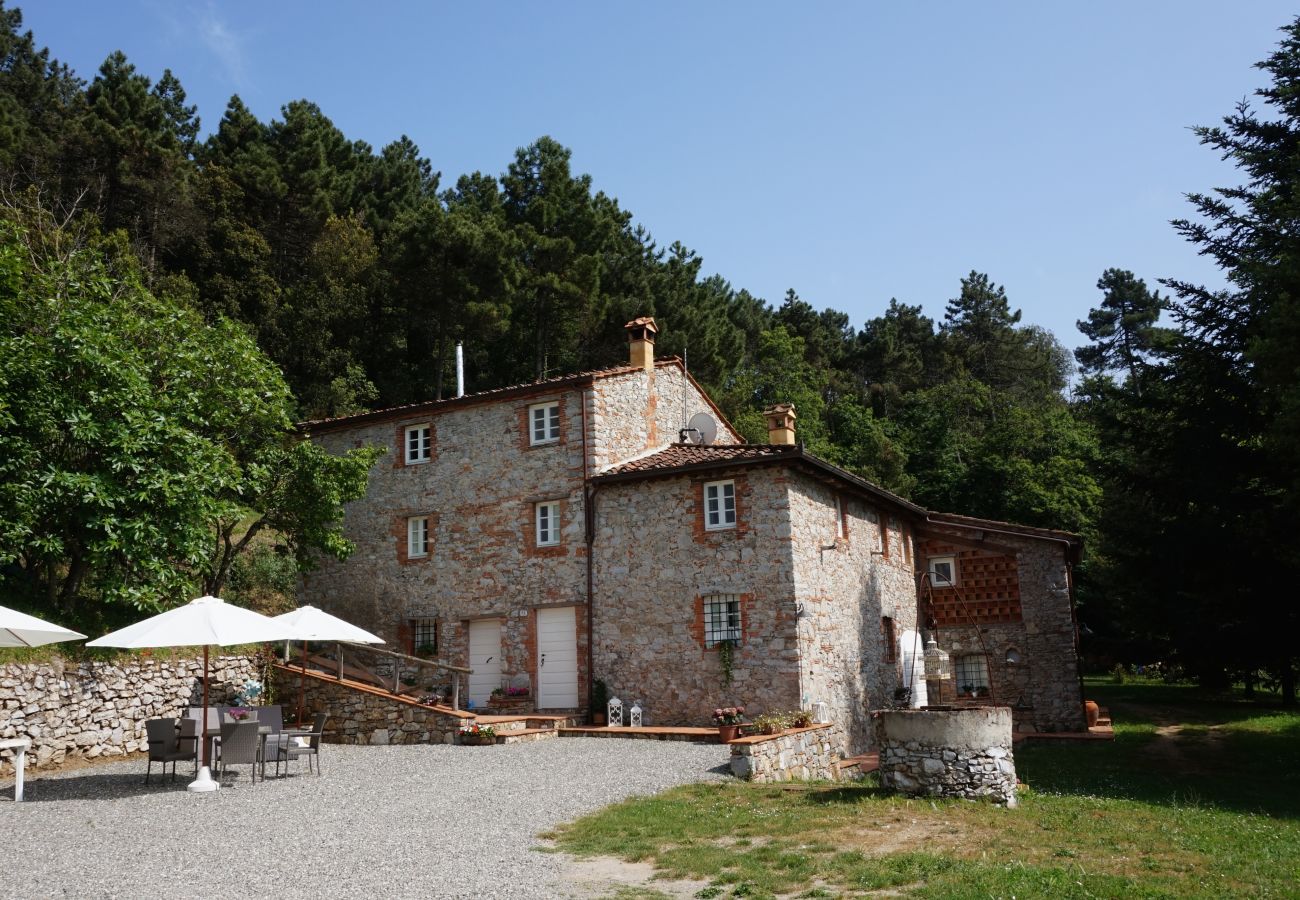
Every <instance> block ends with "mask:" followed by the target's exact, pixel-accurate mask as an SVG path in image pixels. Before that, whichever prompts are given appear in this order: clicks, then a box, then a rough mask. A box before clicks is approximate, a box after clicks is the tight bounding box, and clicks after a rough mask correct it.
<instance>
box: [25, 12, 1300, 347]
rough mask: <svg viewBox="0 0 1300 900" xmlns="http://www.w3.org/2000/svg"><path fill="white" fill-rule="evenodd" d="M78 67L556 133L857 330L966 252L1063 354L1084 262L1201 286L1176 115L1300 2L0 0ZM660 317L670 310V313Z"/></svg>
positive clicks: (260, 104)
mask: <svg viewBox="0 0 1300 900" xmlns="http://www.w3.org/2000/svg"><path fill="white" fill-rule="evenodd" d="M18 5H19V6H20V7H21V8H22V9H23V12H24V15H25V27H28V28H31V29H33V30H34V31H35V32H36V36H37V39H38V41H39V42H41V43H43V44H45V45H47V46H49V47H50V48H51V50H52V51H53V53H54V55H55V56H57V57H59V58H60V59H62V60H64V61H65V62H67V63H69V64H70V65H72V67H73V68H74V69H76V70H77V72H78V73H79V74H81V75H82V76H83V77H87V78H89V77H91V76H93V74H94V72H95V70H96V69H97V68H98V66H99V64H100V63H101V62H102V61H103V59H104V57H105V56H106V55H107V54H108V53H109V52H111V51H112V50H117V49H120V50H122V51H123V52H125V53H126V54H127V56H128V57H129V58H130V59H131V61H132V62H134V63H135V64H136V66H137V68H138V69H139V70H140V71H142V72H144V73H145V74H148V75H150V76H151V77H154V78H156V77H157V76H158V75H159V74H160V73H161V72H162V70H163V69H164V68H165V67H169V68H171V69H172V71H173V72H175V73H176V75H177V76H178V77H179V78H180V79H181V82H182V83H183V84H184V86H185V88H186V90H187V91H188V92H189V95H190V99H191V101H192V102H196V103H197V104H198V105H199V113H200V115H201V116H202V118H203V124H204V129H205V132H206V131H207V130H210V129H211V128H212V127H214V126H215V125H216V123H217V122H218V121H219V119H220V117H221V114H222V111H223V110H224V108H225V105H226V101H227V100H228V99H229V97H230V95H231V94H234V93H238V94H239V95H240V96H241V97H242V98H243V99H244V101H245V103H247V104H248V105H249V107H250V108H252V110H253V111H254V112H255V113H256V114H257V115H259V116H260V117H262V118H263V119H267V118H270V117H273V116H277V115H278V112H279V109H280V107H281V106H282V105H283V104H284V103H286V102H288V101H290V100H294V99H300V98H305V99H308V100H312V101H314V102H316V103H317V104H318V105H320V107H321V108H322V109H323V110H324V112H325V113H326V115H328V116H329V117H330V118H331V119H333V121H334V122H335V124H336V125H338V126H339V127H340V128H341V129H342V130H343V132H344V133H345V134H346V135H347V136H348V137H349V138H351V139H354V140H365V141H367V142H369V143H370V144H372V145H374V146H376V147H379V146H382V145H383V144H385V143H388V142H389V141H392V140H394V139H396V138H397V137H399V136H400V135H402V134H407V135H409V136H410V137H411V138H412V139H413V140H414V141H415V142H416V143H417V144H419V146H420V148H421V150H422V151H423V153H424V154H425V155H426V156H428V157H429V158H430V160H431V161H432V162H433V165H434V168H435V169H438V170H440V171H441V172H442V173H443V182H442V183H443V184H444V185H449V184H451V183H453V182H454V181H455V179H456V177H458V176H459V175H461V174H463V173H465V172H470V171H474V170H481V171H484V172H489V173H492V174H499V173H501V172H502V171H504V170H505V168H506V166H507V165H508V164H509V162H510V160H511V159H512V157H513V153H514V150H515V148H517V147H520V146H522V145H525V144H528V143H530V142H531V141H533V140H535V139H536V138H537V137H539V136H541V135H544V134H549V135H551V136H553V137H555V138H556V139H557V140H559V141H560V142H561V143H563V144H565V145H566V146H568V147H570V148H571V149H572V150H573V158H574V166H575V169H576V170H578V171H583V172H588V173H590V174H591V175H592V176H593V178H594V181H595V184H596V186H597V187H598V188H599V189H602V190H604V191H605V192H606V193H608V194H611V195H613V196H615V197H617V198H618V199H619V201H620V202H621V204H622V205H623V206H624V208H626V209H629V210H631V211H632V212H633V213H634V214H635V216H636V219H637V221H638V222H640V223H641V224H643V225H645V226H646V228H647V229H649V231H650V232H651V233H652V234H653V235H654V236H655V237H656V239H658V240H659V241H660V243H662V244H664V245H667V244H668V243H670V242H671V241H673V240H680V241H681V242H682V243H684V244H685V245H687V246H688V247H692V248H694V249H695V250H696V251H697V252H698V253H699V254H700V255H701V256H702V257H703V258H704V271H705V273H706V274H710V273H715V272H716V273H720V274H722V275H723V276H725V277H726V278H727V279H728V280H730V281H731V283H732V284H733V285H734V286H736V287H738V288H740V287H743V288H747V289H748V290H750V291H751V292H753V293H755V294H757V295H759V296H761V297H764V298H766V299H767V300H768V301H770V302H773V303H777V302H779V301H780V300H781V298H782V296H783V295H784V293H785V291H786V289H787V288H794V289H795V290H797V291H798V292H799V294H800V295H801V296H802V297H803V299H805V300H807V301H809V302H810V303H812V304H813V305H815V306H817V307H819V308H821V307H832V308H835V309H839V310H843V311H844V312H847V313H849V315H850V317H851V320H852V322H853V323H854V325H855V326H860V325H861V324H862V323H863V322H864V321H865V320H866V319H868V318H870V317H872V316H875V315H878V314H879V313H880V311H881V310H882V309H883V308H884V307H885V306H886V305H887V304H888V302H889V299H890V298H891V297H897V298H898V299H900V300H902V301H905V302H908V303H914V304H915V303H920V304H922V305H923V306H924V307H925V310H926V312H927V313H928V314H930V315H933V316H936V317H939V316H941V315H942V312H943V306H944V303H945V302H946V301H947V300H948V299H949V298H951V297H953V296H955V295H956V293H957V290H958V284H959V279H960V278H961V277H962V276H964V275H965V274H966V273H968V272H969V271H970V270H971V269H978V270H980V271H983V272H987V273H989V275H990V276H991V277H992V278H993V279H994V281H996V282H998V283H1000V284H1004V285H1005V286H1006V288H1007V293H1008V296H1009V298H1010V300H1011V303H1012V305H1013V306H1016V307H1020V308H1022V309H1023V310H1024V321H1026V322H1033V323H1036V324H1040V325H1043V326H1045V327H1047V328H1050V329H1051V330H1052V331H1053V332H1055V333H1056V335H1057V336H1058V337H1059V338H1060V339H1061V340H1062V341H1063V342H1064V343H1066V344H1067V345H1068V346H1075V345H1076V344H1077V343H1079V340H1080V336H1079V334H1078V332H1077V331H1076V330H1075V327H1074V323H1075V321H1076V320H1077V319H1080V318H1082V317H1083V316H1084V315H1086V313H1087V310H1088V308H1089V307H1090V306H1094V305H1096V303H1097V302H1098V300H1099V299H1100V294H1099V293H1098V291H1097V290H1096V287H1095V284H1096V280H1097V278H1098V276H1099V275H1100V274H1101V272H1102V270H1103V269H1105V268H1107V267H1110V266H1117V267H1121V268H1127V269H1132V270H1133V271H1134V272H1136V273H1137V274H1138V275H1139V276H1141V277H1143V278H1146V279H1147V281H1148V283H1152V282H1154V280H1155V279H1157V278H1160V277H1165V276H1174V277H1180V278H1189V279H1193V280H1201V281H1206V282H1210V283H1217V282H1218V281H1219V279H1218V277H1217V272H1216V271H1215V270H1214V269H1213V268H1212V267H1211V266H1210V264H1209V263H1208V262H1207V261H1205V260H1203V259H1200V258H1199V257H1198V256H1197V255H1196V254H1195V251H1194V250H1193V249H1192V248H1191V247H1189V246H1188V245H1187V244H1185V243H1184V242H1183V241H1182V240H1180V239H1179V238H1178V236H1177V235H1176V234H1175V233H1174V232H1173V230H1172V228H1170V226H1169V224H1168V222H1169V220H1170V219H1171V218H1174V217H1176V216H1180V215H1186V214H1187V213H1188V212H1189V208H1188V206H1187V204H1186V202H1185V200H1184V199H1183V194H1184V193H1186V192H1188V191H1202V190H1208V189H1210V188H1212V187H1215V186H1219V185H1226V184H1230V183H1235V182H1236V174H1235V172H1234V171H1233V170H1232V169H1231V168H1230V167H1229V166H1228V165H1227V164H1226V163H1224V162H1222V161H1220V160H1219V159H1218V158H1217V156H1216V155H1215V154H1214V153H1213V152H1211V151H1209V150H1207V149H1206V148H1204V147H1201V146H1199V145H1198V144H1197V142H1196V140H1195V138H1194V137H1193V136H1192V134H1191V133H1190V132H1189V131H1188V128H1189V127H1190V126H1193V125H1199V124H1213V123H1216V122H1218V121H1219V120H1220V119H1221V118H1222V116H1224V115H1225V114H1227V113H1229V112H1230V111H1231V109H1232V107H1233V104H1234V103H1236V102H1237V101H1238V100H1240V99H1241V98H1243V97H1245V96H1247V95H1249V94H1251V93H1252V92H1253V91H1254V90H1255V88H1257V87H1260V86H1262V85H1263V84H1264V76H1263V73H1261V72H1259V71H1257V70H1255V69H1254V68H1253V67H1252V66H1253V64H1254V63H1255V62H1257V61H1259V60H1260V59H1263V58H1264V57H1265V56H1267V55H1268V54H1269V53H1270V52H1271V51H1272V49H1273V47H1274V46H1275V44H1276V43H1277V39H1278V33H1277V29H1278V28H1279V27H1280V26H1282V25H1283V24H1285V23H1286V22H1288V21H1289V20H1290V18H1291V17H1292V16H1293V15H1294V14H1295V11H1294V10H1293V9H1288V8H1287V5H1286V4H1282V3H1276V2H1251V3H1234V4H1227V3H1222V2H1217V3H1216V2H1190V0H1184V2H1140V3H1138V2H1131V0H1130V2H1126V3H1116V2H1093V3H1089V4H1069V5H1068V6H1067V5H1066V4H1056V3H1029V2H1025V3H1016V4H1011V3H991V2H990V3H957V2H952V3H940V2H935V3H926V4H919V3H918V4H910V3H909V4H902V3H899V4H883V3H874V4H869V3H845V4H822V5H814V4H791V3H767V2H749V3H743V4H742V3H694V4H686V3H669V2H658V3H642V4H631V3H610V2H605V3H558V2H557V3H552V4H545V5H543V4H540V3H535V4H524V3H521V2H513V3H505V2H482V3H463V4H455V5H453V4H450V3H443V4H435V3H429V2H423V3H415V2H407V3H400V2H382V3H369V4H360V3H348V4H343V3H329V2H318V3H306V2H278V3H225V4H219V3H215V2H208V3H204V2H191V3H172V2H164V0H118V2H114V3H103V2H74V0H41V2H40V3H28V4H22V3H19V4H18ZM668 324H669V325H671V323H668Z"/></svg>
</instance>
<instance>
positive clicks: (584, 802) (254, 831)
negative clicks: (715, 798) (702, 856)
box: [0, 738, 729, 900]
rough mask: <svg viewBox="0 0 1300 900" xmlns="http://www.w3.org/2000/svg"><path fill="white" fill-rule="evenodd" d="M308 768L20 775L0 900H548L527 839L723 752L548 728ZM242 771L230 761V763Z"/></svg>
mask: <svg viewBox="0 0 1300 900" xmlns="http://www.w3.org/2000/svg"><path fill="white" fill-rule="evenodd" d="M322 757H323V761H324V772H325V774H324V777H322V778H317V777H315V776H314V775H307V774H306V769H305V768H302V769H301V770H300V771H296V772H295V774H294V775H292V776H290V777H288V778H283V779H275V778H268V779H267V780H266V781H265V782H264V783H263V782H259V783H258V784H257V785H256V786H253V785H251V784H250V783H249V781H248V778H247V776H246V775H244V776H243V777H241V778H240V779H239V780H238V781H231V782H230V783H228V785H227V786H226V787H224V788H222V789H221V790H219V791H217V792H215V793H212V794H206V795H190V794H188V793H187V792H186V791H185V783H186V782H188V781H189V780H190V779H189V778H187V777H186V776H185V775H184V774H183V773H182V772H181V770H182V769H183V766H181V767H178V775H177V779H176V783H175V784H172V783H171V782H169V781H164V782H162V783H160V782H159V781H158V780H157V779H156V778H155V779H154V781H153V784H151V785H149V786H146V785H145V784H144V783H143V781H144V778H143V776H144V768H145V764H144V762H143V761H142V760H135V759H132V760H124V761H122V762H117V763H108V764H105V765H102V766H95V767H93V768H89V769H83V770H80V771H75V772H67V773H64V774H62V775H55V776H51V777H46V778H41V779H39V780H29V781H28V783H27V796H26V800H25V801H24V802H23V803H17V804H16V803H13V802H11V801H12V793H9V792H6V793H7V796H6V797H4V799H3V800H0V804H3V806H2V807H0V808H3V814H0V829H3V832H2V833H0V847H3V850H4V852H3V858H4V862H3V869H4V874H3V877H2V878H0V897H14V898H19V897H21V898H29V897H70V896H75V897H84V898H99V897H166V898H168V900H184V898H191V897H194V898H198V897H204V898H223V897H239V898H244V900H246V898H249V897H255V896H272V895H273V896H275V897H277V898H285V900H289V898H298V897H326V896H330V897H339V896H384V897H417V896H418V897H520V898H524V897H564V896H568V895H569V894H570V893H571V892H572V891H571V886H570V885H569V884H568V882H566V880H565V878H564V868H565V859H564V857H562V856H560V855H558V854H550V853H538V852H536V851H534V850H532V849H531V848H533V847H535V846H537V845H538V841H537V840H536V839H535V836H536V834H537V833H538V832H540V831H545V830H546V829H547V828H550V827H552V826H554V825H557V824H559V823H561V822H565V821H569V820H571V819H574V818H576V817H578V816H580V815H583V814H585V813H588V812H591V811H593V810H596V809H599V808H600V807H602V806H605V805H606V804H609V803H612V802H614V801H616V800H620V799H622V798H624V797H629V796H632V795H635V794H648V793H653V792H656V791H660V790H663V789H665V788H668V787H671V786H673V785H677V784H684V783H687V782H692V781H701V780H711V779H724V778H727V777H729V775H727V774H726V773H727V771H728V770H727V768H726V764H727V749H726V748H725V747H722V746H719V745H710V744H689V743H681V742H675V741H674V742H669V741H632V740H615V739H600V738H560V739H558V740H549V741H538V742H534V743H524V744H509V745H500V746H494V747H445V746H391V747H354V746H326V747H324V748H322ZM240 771H241V772H246V771H247V767H242V768H241V769H240Z"/></svg>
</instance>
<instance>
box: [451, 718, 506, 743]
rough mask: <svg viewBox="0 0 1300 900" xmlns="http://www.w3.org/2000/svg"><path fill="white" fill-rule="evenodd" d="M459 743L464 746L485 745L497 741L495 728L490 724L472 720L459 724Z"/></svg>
mask: <svg viewBox="0 0 1300 900" xmlns="http://www.w3.org/2000/svg"><path fill="white" fill-rule="evenodd" d="M459 736H460V743H461V744H462V745H463V746H466V747H485V746H487V745H488V744H495V743H496V742H497V732H496V729H495V728H493V727H492V726H491V725H480V724H478V723H477V722H473V723H471V724H469V725H462V726H460V735H459Z"/></svg>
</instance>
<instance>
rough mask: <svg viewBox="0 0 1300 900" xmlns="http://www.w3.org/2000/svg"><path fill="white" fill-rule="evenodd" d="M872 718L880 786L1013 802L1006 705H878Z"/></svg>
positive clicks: (1013, 777) (1012, 762)
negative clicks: (887, 707)
mask: <svg viewBox="0 0 1300 900" xmlns="http://www.w3.org/2000/svg"><path fill="white" fill-rule="evenodd" d="M872 719H873V721H874V723H875V737H876V746H877V748H878V749H879V751H880V782H881V784H882V785H883V786H884V787H887V788H892V789H894V790H896V791H899V792H901V793H904V794H914V795H923V796H928V797H962V798H964V799H967V800H992V801H994V802H995V803H1001V804H1005V805H1007V806H1015V805H1016V765H1015V760H1014V757H1013V756H1012V753H1011V709H1010V708H1009V707H1006V706H977V707H967V708H956V707H934V706H932V707H927V708H925V709H882V710H877V711H875V712H873V713H872Z"/></svg>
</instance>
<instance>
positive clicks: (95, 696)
mask: <svg viewBox="0 0 1300 900" xmlns="http://www.w3.org/2000/svg"><path fill="white" fill-rule="evenodd" d="M258 671H259V669H258V662H257V660H256V658H254V657H247V656H216V657H212V658H211V659H210V660H209V674H210V676H211V686H210V688H209V697H208V700H209V702H210V703H212V704H213V705H219V704H225V703H229V702H230V701H232V700H233V699H234V695H235V693H236V692H237V691H238V690H239V688H240V687H242V686H243V683H244V682H245V681H246V680H247V679H249V678H257V677H258ZM202 699H203V658H202V657H199V658H197V659H196V658H191V657H170V656H162V657H139V658H136V659H132V660H130V661H127V662H120V663H117V662H113V663H108V662H80V663H77V662H70V661H65V660H64V659H63V658H62V657H54V658H53V659H52V660H50V661H49V662H40V663H6V664H4V665H0V738H15V737H16V738H22V737H25V738H30V739H31V741H32V746H31V749H30V750H28V752H27V765H29V766H35V767H42V766H57V765H59V764H61V763H62V762H63V761H64V760H66V759H70V758H73V759H75V758H82V757H84V758H87V759H93V758H96V757H100V756H122V755H124V754H127V753H134V752H136V751H143V750H145V749H147V745H148V739H147V738H146V737H145V727H144V723H145V721H146V720H148V719H157V718H176V717H179V716H180V715H181V714H182V713H183V712H184V711H185V709H186V708H187V707H190V706H199V705H201V703H202ZM12 771H13V764H12V753H11V752H10V751H4V752H3V756H0V772H2V773H6V774H8V773H11V772H12Z"/></svg>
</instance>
